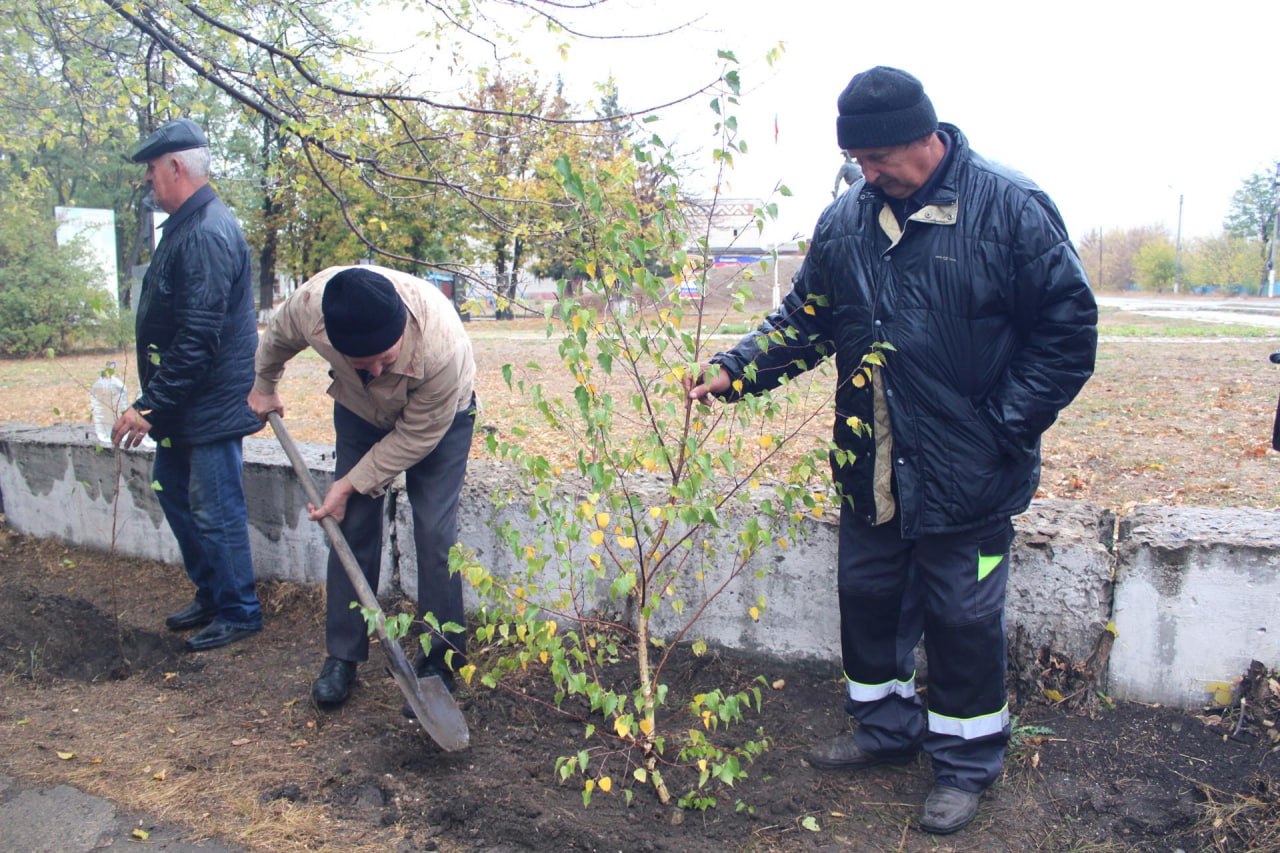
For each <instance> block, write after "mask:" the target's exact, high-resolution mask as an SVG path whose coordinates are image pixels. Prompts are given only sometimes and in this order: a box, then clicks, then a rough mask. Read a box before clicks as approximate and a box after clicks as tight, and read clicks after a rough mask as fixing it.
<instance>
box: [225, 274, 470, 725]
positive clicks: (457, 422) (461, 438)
mask: <svg viewBox="0 0 1280 853" xmlns="http://www.w3.org/2000/svg"><path fill="white" fill-rule="evenodd" d="M308 346H309V347H312V348H313V349H314V350H315V351H316V352H318V353H319V354H320V355H321V356H322V357H323V358H324V359H325V360H326V361H328V362H329V364H330V366H331V367H332V370H331V371H330V373H329V375H330V376H331V377H333V382H332V384H331V385H330V386H329V395H330V396H331V397H333V400H334V403H333V425H334V431H335V433H336V446H337V460H336V463H335V467H334V472H333V476H334V482H333V485H332V486H330V487H329V490H328V492H327V493H326V494H325V498H324V502H323V503H322V504H321V505H320V506H309V507H308V510H309V513H310V518H311V520H312V521H320V520H321V519H323V518H326V517H332V518H333V519H334V520H335V521H337V522H338V524H339V526H340V528H341V530H342V534H343V536H344V537H345V538H346V540H347V544H348V545H350V546H351V550H352V552H353V553H354V555H355V558H356V562H358V563H359V564H360V569H361V571H362V572H363V573H364V576H365V578H366V579H367V580H368V582H369V587H370V588H371V589H374V590H377V588H378V578H379V575H380V573H381V558H382V523H383V496H384V495H385V493H386V489H387V487H388V486H389V485H390V484H391V482H392V480H394V479H395V478H396V477H397V476H398V475H399V474H400V473H401V472H403V473H404V475H405V491H406V493H407V494H408V496H409V504H410V507H411V508H412V511H413V541H414V545H415V553H416V556H417V570H418V571H417V580H418V602H417V604H418V615H419V616H422V615H424V614H426V613H428V612H430V613H431V614H433V616H434V617H435V619H436V620H437V624H438V625H439V626H441V629H442V630H441V631H439V632H437V631H434V630H430V629H428V630H426V631H425V633H423V635H422V637H421V642H422V644H423V649H424V650H423V652H421V653H420V654H419V655H418V658H417V660H416V662H415V665H416V668H417V674H418V676H419V677H423V676H428V675H439V676H440V677H441V679H442V680H443V681H444V683H445V686H446V687H448V688H449V689H450V690H452V689H453V685H454V673H455V672H457V670H458V669H460V668H461V667H462V666H463V665H464V663H465V653H466V634H465V633H464V632H463V631H462V630H461V626H462V625H464V624H465V622H464V614H463V610H462V579H461V578H460V577H459V576H457V575H450V574H449V549H450V548H452V547H453V545H454V543H455V542H456V541H457V538H458V535H457V533H458V521H457V519H458V498H459V495H460V494H461V492H462V480H463V476H464V475H465V473H466V470H467V456H468V455H469V453H470V451H471V436H472V432H473V430H474V427H475V411H476V409H475V375H476V366H475V361H474V359H473V358H472V353H471V341H470V340H469V339H468V337H467V334H466V331H465V330H464V329H463V326H462V320H461V318H459V316H458V312H457V311H456V310H455V309H454V307H453V303H451V302H450V301H449V299H448V297H446V296H445V295H444V294H443V293H441V292H440V291H439V290H438V289H437V288H436V287H435V286H434V285H432V284H430V283H429V282H426V281H423V280H422V279H420V278H416V277H414V276H411V275H408V274H406V273H402V272H397V271H396V270H392V269H387V268H385V267H379V266H371V265H370V266H355V267H330V268H329V269H326V270H324V271H323V272H321V273H319V274H318V275H316V276H315V277H314V278H312V279H311V280H309V281H307V282H306V283H305V284H303V285H302V286H301V287H300V288H298V290H296V291H295V292H294V293H293V294H292V295H291V296H290V297H289V298H288V299H287V300H285V302H284V303H283V304H282V305H281V306H280V308H279V309H278V310H277V311H276V314H275V316H274V317H273V318H272V320H271V323H270V324H269V326H268V327H267V329H266V331H265V332H264V333H263V335H262V342H261V343H260V344H259V346H258V356H257V379H256V381H255V382H254V386H253V391H252V392H251V393H250V394H249V405H250V407H252V409H253V411H254V412H256V413H257V414H258V415H259V416H260V417H261V418H263V419H265V418H266V417H267V415H268V414H269V413H271V412H279V413H280V415H281V416H282V417H283V415H284V404H283V402H282V401H281V399H280V395H279V394H278V393H277V390H276V388H277V385H278V383H279V381H280V377H281V376H283V375H284V369H285V364H286V362H288V361H289V359H291V358H293V356H295V355H297V354H298V353H299V352H301V351H302V350H304V349H306V348H307V347H308ZM326 592H327V602H326V616H325V647H326V650H327V656H326V658H325V661H324V665H323V667H322V668H321V670H320V676H319V678H317V679H316V680H315V682H314V683H313V684H312V685H311V696H312V698H313V699H314V700H315V702H316V704H317V705H319V706H320V707H322V708H333V707H337V706H338V705H341V704H342V703H343V702H345V701H346V699H347V696H348V695H349V693H350V691H351V685H352V683H353V682H354V681H355V677H356V668H357V666H358V665H359V664H360V663H363V662H364V661H366V660H368V658H369V636H368V628H367V626H366V623H365V620H364V619H363V618H362V616H361V613H360V611H359V609H356V608H352V606H351V603H352V602H353V601H355V600H356V593H355V590H354V589H353V587H352V585H351V582H350V580H348V578H347V575H346V572H345V571H344V570H343V568H342V564H341V562H340V561H339V560H338V557H337V555H336V554H335V553H334V552H333V551H332V550H331V551H330V553H329V565H328V579H327V583H326ZM450 623H452V624H453V625H454V626H455V628H453V629H449V628H445V627H444V626H446V625H448V624H450ZM419 627H422V626H421V625H420V626H419ZM408 716H412V712H409V714H408Z"/></svg>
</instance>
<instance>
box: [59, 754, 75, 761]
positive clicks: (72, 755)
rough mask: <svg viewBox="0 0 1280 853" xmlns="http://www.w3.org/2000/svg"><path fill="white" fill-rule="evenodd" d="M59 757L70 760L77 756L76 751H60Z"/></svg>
mask: <svg viewBox="0 0 1280 853" xmlns="http://www.w3.org/2000/svg"><path fill="white" fill-rule="evenodd" d="M58 757H59V758H61V759H62V760H63V761H70V760H71V759H73V758H75V757H76V754H75V753H74V752H59V753H58Z"/></svg>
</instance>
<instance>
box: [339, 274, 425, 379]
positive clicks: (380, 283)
mask: <svg viewBox="0 0 1280 853" xmlns="http://www.w3.org/2000/svg"><path fill="white" fill-rule="evenodd" d="M320 310H321V311H322V312H323V313H324V330H325V333H326V334H327V335H328V336H329V343H331V344H333V348H334V349H336V350H337V351H338V352H340V353H342V354H343V355H347V356H350V357H352V358H368V357H369V356H371V355H379V354H380V353H384V352H386V351H387V350H389V349H391V348H392V347H393V346H395V343H396V341H398V340H400V336H401V335H403V334H404V324H405V321H406V320H407V319H408V316H409V312H408V311H407V310H406V309H405V307H404V300H403V299H401V298H400V294H399V293H396V288H395V285H394V284H392V283H391V280H390V279H388V278H387V277H386V276H384V275H380V274H379V273H376V272H374V271H373V270H368V269H362V268H361V267H351V268H350V269H345V270H343V271H342V272H340V273H337V274H336V275H334V276H333V278H331V279H329V281H328V282H326V283H325V286H324V297H323V298H322V299H321V300H320Z"/></svg>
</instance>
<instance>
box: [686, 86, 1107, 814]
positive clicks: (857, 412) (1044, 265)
mask: <svg viewBox="0 0 1280 853" xmlns="http://www.w3.org/2000/svg"><path fill="white" fill-rule="evenodd" d="M837 107H838V110H839V116H838V117H837V119H836V138H837V140H838V141H839V144H840V147H841V148H842V149H844V150H845V151H847V152H848V153H849V155H850V156H852V157H853V158H854V159H855V160H856V161H857V163H858V165H859V166H860V167H861V168H862V173H863V177H862V179H861V180H859V181H857V182H855V183H854V184H853V185H852V186H851V187H850V188H849V191H848V192H846V193H844V194H843V195H841V196H840V197H839V198H837V199H836V200H835V201H834V202H833V203H832V204H831V205H830V206H829V207H828V208H827V209H826V210H825V211H824V212H823V214H822V216H821V217H820V218H819V220H818V224H817V227H816V229H815V231H814V235H813V241H812V243H811V244H810V246H809V252H808V255H807V256H806V258H805V261H804V264H803V265H802V266H801V268H800V269H799V271H798V272H797V273H796V275H795V278H794V281H793V290H792V292H791V293H790V294H788V296H787V297H786V298H785V299H784V300H783V302H782V304H781V305H780V306H778V308H777V309H776V310H775V311H774V313H772V314H771V315H770V316H769V317H768V318H766V320H765V321H764V323H763V324H762V325H761V326H760V328H759V329H758V330H757V331H755V332H753V333H751V334H749V335H747V336H746V337H744V338H743V339H742V340H741V341H740V342H739V343H738V344H737V346H735V347H734V348H733V349H731V350H729V351H728V352H723V353H720V354H718V355H717V356H715V357H714V358H712V360H711V362H712V363H711V364H709V365H707V366H705V369H704V371H703V375H702V377H700V378H699V381H698V383H697V384H696V386H695V387H693V388H691V389H690V396H691V397H693V398H694V399H698V400H705V399H706V398H707V396H708V395H715V396H717V397H721V398H725V399H736V398H737V396H738V395H739V394H750V393H753V392H756V391H760V390H763V389H766V388H770V387H773V386H775V385H777V384H778V383H779V382H780V381H782V380H783V379H785V378H787V377H790V376H794V375H796V374H798V373H800V372H801V371H803V370H806V369H808V368H810V367H813V366H814V365H816V364H818V363H819V362H821V361H822V360H824V359H826V358H831V357H834V358H835V360H836V367H837V376H838V386H837V389H836V402H835V407H836V418H835V428H834V439H835V445H836V448H837V451H836V452H834V453H832V473H833V479H834V480H835V482H836V484H837V486H838V489H839V493H840V497H841V501H840V539H839V543H840V544H839V554H838V559H837V572H836V575H837V589H838V600H839V606H840V632H841V652H842V659H843V664H844V676H845V679H846V688H847V696H846V700H845V702H846V708H847V710H848V712H849V714H850V715H851V717H852V720H853V721H856V725H853V724H852V721H851V725H850V726H849V728H848V729H847V730H846V731H843V732H842V733H841V734H839V735H838V736H837V737H835V738H834V739H833V740H832V741H830V742H829V743H825V744H822V745H820V746H819V747H818V748H816V749H815V750H814V751H813V753H812V754H811V755H810V757H809V761H810V763H811V764H812V765H813V766H814V767H817V768H820V769H823V770H858V769H861V768H865V767H870V766H872V765H876V764H882V763H886V762H899V761H911V760H912V759H913V758H914V757H915V756H916V754H917V753H919V752H920V751H921V750H923V751H924V752H925V753H927V754H928V755H929V758H930V760H931V762H932V765H933V773H934V786H933V788H932V790H931V791H930V793H929V796H928V798H927V800H926V802H925V805H924V809H923V811H922V813H921V816H920V825H921V827H922V828H923V829H925V830H927V831H929V832H933V833H938V834H945V833H950V832H955V831H956V830H958V829H960V828H961V827H963V826H965V825H966V824H967V823H969V821H971V820H972V819H973V818H974V816H975V815H976V814H977V811H978V800H979V795H980V794H981V792H982V791H983V790H985V789H986V788H987V787H988V786H990V785H991V784H992V783H993V782H995V780H996V779H997V778H999V776H1000V771H1001V767H1002V763H1003V758H1004V749H1005V744H1006V742H1007V740H1008V735H1009V706H1008V702H1007V698H1006V693H1005V683H1004V674H1005V657H1006V649H1005V626H1004V603H1005V582H1006V579H1007V577H1008V571H1009V555H1010V549H1011V543H1012V541H1013V525H1012V521H1011V519H1012V516H1014V515H1015V514H1018V513H1021V512H1022V511H1024V510H1025V509H1026V508H1027V506H1028V505H1029V504H1030V501H1031V498H1032V496H1034V495H1035V493H1036V487H1037V485H1038V483H1039V479H1040V436H1041V434H1042V433H1043V432H1044V431H1045V430H1046V429H1048V428H1049V426H1050V425H1051V424H1052V423H1053V422H1054V420H1055V419H1056V418H1057V415H1058V412H1059V411H1060V410H1061V409H1062V408H1063V407H1065V406H1066V405H1067V404H1068V403H1070V402H1071V400H1072V399H1073V398H1074V397H1075V395H1076V394H1077V393H1078V392H1079V391H1080V389H1081V387H1083V385H1084V383H1085V381H1086V380H1087V379H1088V378H1089V376H1090V375H1091V374H1092V372H1093V363H1094V352H1095V349H1096V345H1097V328H1096V325H1097V308H1096V306H1095V303H1094V298H1093V294H1092V292H1091V291H1090V289H1089V283H1088V281H1087V279H1086V278H1085V273H1084V270H1083V268H1082V267H1081V265H1080V260H1079V258H1078V257H1077V256H1076V252H1075V250H1074V249H1073V248H1072V245H1071V243H1070V241H1069V239H1068V237H1067V230H1066V228H1065V226H1064V225H1063V223H1062V219H1061V217H1060V216H1059V215H1058V211H1057V209H1056V208H1055V207H1054V204H1053V202H1052V201H1050V200H1049V198H1048V196H1046V195H1045V194H1044V192H1043V191H1042V190H1041V189H1040V188H1039V187H1037V186H1036V185H1035V184H1033V183H1032V182H1031V181H1029V180H1028V179H1027V178H1026V177H1024V176H1022V175H1020V174H1018V173H1017V172H1014V171H1012V170H1010V169H1007V168H1004V167H1002V166H999V165H996V164H995V163H992V162H990V161H988V160H985V159H983V158H982V157H981V156H979V155H978V154H977V153H976V152H974V151H973V150H972V149H970V147H969V141H968V140H967V139H966V138H965V136H964V134H963V133H961V132H960V130H959V129H958V128H957V127H955V126H954V125H951V124H939V122H938V120H937V117H936V116H935V114H934V109H933V104H932V103H931V102H930V100H929V98H928V96H926V95H925V92H924V88H923V87H922V86H921V84H920V81H919V80H917V79H916V78H915V77H913V76H911V75H910V74H908V73H906V72H905V71H900V70H898V69H896V68H887V67H876V68H872V69H870V70H867V71H863V72H861V73H859V74H857V75H855V76H854V77H853V79H852V80H851V81H850V82H849V84H848V86H847V87H845V89H844V91H843V92H841V94H840V97H839V99H838V100H837ZM867 356H870V359H869V360H866V361H864V357H867ZM749 366H751V367H752V369H750V370H748V367H749ZM734 380H741V381H742V383H743V384H742V386H735V385H733V384H732V383H733V381H734ZM868 380H869V381H868ZM739 387H740V388H741V391H739V390H737V389H738V388H739ZM922 634H923V636H924V641H925V651H926V654H927V656H928V661H929V670H928V707H927V712H925V711H924V709H923V708H922V705H921V700H920V697H919V695H918V694H917V685H916V679H915V655H914V650H915V647H916V644H917V642H918V641H919V640H920V638H921V635H922Z"/></svg>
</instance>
